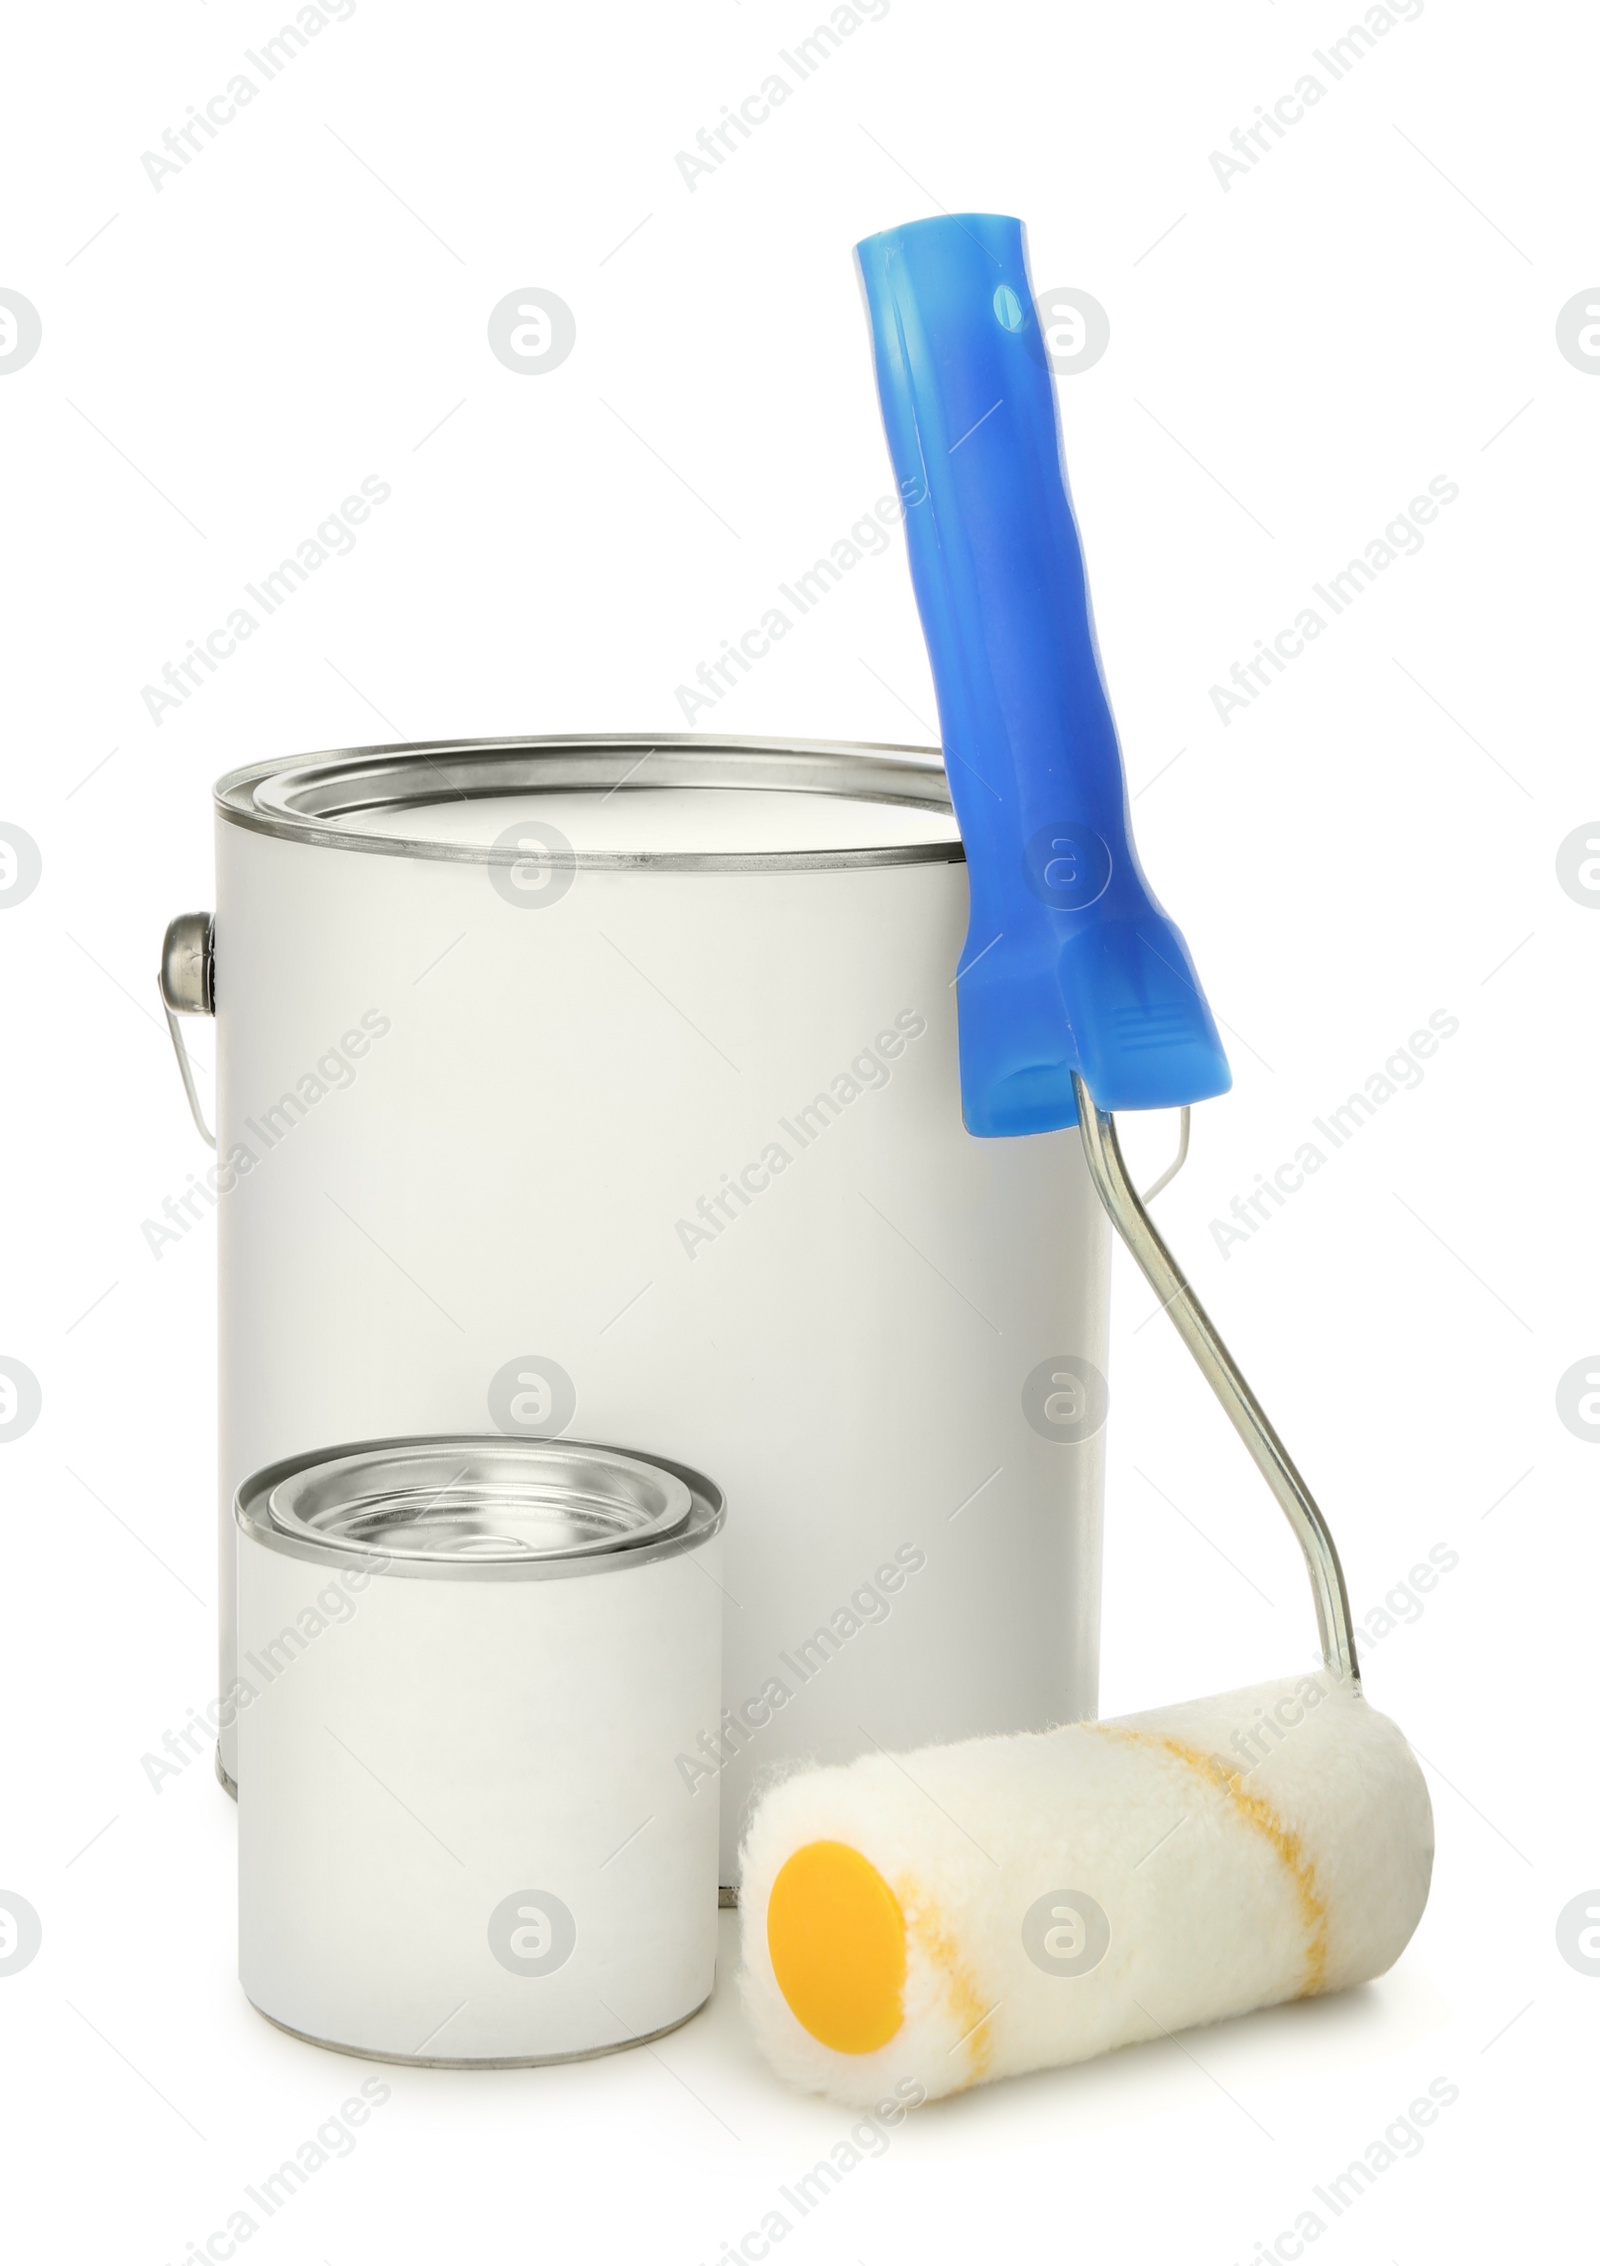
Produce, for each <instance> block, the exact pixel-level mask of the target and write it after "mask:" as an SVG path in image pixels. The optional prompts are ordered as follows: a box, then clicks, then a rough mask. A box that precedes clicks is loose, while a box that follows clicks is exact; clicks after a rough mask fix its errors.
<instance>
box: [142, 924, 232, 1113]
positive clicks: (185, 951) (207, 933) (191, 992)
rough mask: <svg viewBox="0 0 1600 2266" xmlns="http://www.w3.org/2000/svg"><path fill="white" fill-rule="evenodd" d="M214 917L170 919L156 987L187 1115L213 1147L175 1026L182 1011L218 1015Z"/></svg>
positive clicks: (179, 1029)
mask: <svg viewBox="0 0 1600 2266" xmlns="http://www.w3.org/2000/svg"><path fill="white" fill-rule="evenodd" d="M215 926H216V924H215V921H214V920H213V918H212V916H211V914H210V913H180V914H179V915H178V917H177V919H176V920H173V921H168V923H167V933H166V936H165V938H164V939H163V940H162V945H161V972H160V975H159V976H158V978H157V986H158V989H159V990H160V993H161V1009H162V1013H163V1014H164V1015H165V1016H166V1018H167V1029H168V1031H169V1032H170V1033H171V1036H172V1051H173V1053H174V1054H175V1055H176V1056H177V1058H178V1074H179V1076H180V1077H181V1078H182V1080H183V1090H184V1093H185V1094H186V1095H187V1097H188V1101H189V1114H190V1116H191V1117H192V1118H193V1119H194V1122H195V1130H196V1131H197V1132H198V1134H199V1135H200V1138H201V1140H202V1141H205V1142H207V1143H208V1144H209V1145H210V1147H212V1148H213V1149H214V1148H215V1147H216V1145H217V1137H216V1135H215V1133H213V1132H212V1130H211V1128H210V1126H209V1125H208V1124H207V1123H206V1120H205V1112H204V1110H202V1109H201V1107H200V1096H199V1093H198V1091H197V1090H196V1087H195V1082H194V1066H193V1064H192V1063H191V1062H190V1060H189V1049H188V1048H187V1047H186V1046H185V1045H184V1043H183V1031H182V1029H181V1028H180V1026H179V1023H178V1017H179V1016H180V1015H214V1014H215V1013H216V983H215V964H214V957H213V952H212V938H213V933H214V930H215Z"/></svg>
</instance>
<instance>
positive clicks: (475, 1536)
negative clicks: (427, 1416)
mask: <svg viewBox="0 0 1600 2266" xmlns="http://www.w3.org/2000/svg"><path fill="white" fill-rule="evenodd" d="M692 1509H693V1501H692V1498H691V1496H690V1494H689V1490H688V1488H687V1487H685V1485H684V1484H683V1481H682V1480H681V1479H676V1478H674V1477H673V1475H672V1473H671V1472H668V1471H660V1470H655V1469H652V1467H651V1466H650V1465H649V1464H646V1463H640V1462H639V1461H638V1460H637V1458H635V1457H632V1456H623V1455H617V1454H615V1453H613V1452H612V1451H610V1450H608V1449H604V1448H568V1447H564V1446H563V1445H562V1444H561V1443H560V1442H559V1441H552V1442H550V1443H549V1444H548V1445H547V1446H542V1447H541V1448H540V1449H539V1450H537V1451H536V1452H535V1453H534V1454H532V1455H529V1454H527V1453H526V1452H525V1451H524V1450H523V1449H522V1448H521V1447H520V1446H519V1444H518V1443H517V1442H514V1441H508V1442H506V1443H505V1444H504V1445H502V1444H501V1443H500V1442H498V1441H497V1442H495V1443H493V1444H491V1445H486V1444H484V1443H482V1442H474V1441H468V1442H465V1443H457V1442H450V1441H446V1442H441V1443H440V1444H438V1445H437V1446H430V1447H426V1448H378V1449H368V1450H366V1451H365V1452H363V1453H362V1454H359V1455H351V1456H339V1457H337V1458H335V1459H334V1460H333V1461H332V1462H329V1463H317V1464H311V1465H308V1466H307V1468H306V1469H305V1470H303V1471H297V1472H293V1473H291V1474H290V1476H289V1477H288V1478H287V1479H281V1480H279V1482H278V1484H277V1486H276V1487H274V1488H273V1489H272V1490H271V1491H270V1493H269V1494H268V1496H267V1516H268V1517H269V1518H270V1519H271V1520H272V1523H273V1525H274V1526H276V1527H279V1528H281V1529H282V1531H283V1532H284V1533H286V1534H297V1535H301V1536H306V1537H316V1538H317V1539H327V1540H332V1541H336V1542H341V1543H343V1544H345V1545H346V1547H347V1548H350V1549H354V1550H368V1551H371V1552H373V1553H374V1554H376V1555H377V1556H380V1557H382V1558H384V1559H388V1558H393V1557H402V1558H429V1559H447V1560H451V1561H453V1560H455V1559H458V1558H463V1557H474V1558H489V1559H494V1560H497V1561H503V1560H507V1559H518V1558H526V1557H535V1558H575V1557H584V1556H591V1555H593V1554H594V1553H595V1552H596V1551H601V1550H627V1549H631V1548H634V1547H636V1546H638V1545H639V1544H642V1543H649V1542H657V1541H661V1540H663V1539H664V1538H665V1537H666V1536H667V1535H669V1534H679V1533H681V1532H682V1530H683V1529H684V1528H685V1527H686V1526H687V1525H688V1523H689V1516H690V1512H691V1510H692Z"/></svg>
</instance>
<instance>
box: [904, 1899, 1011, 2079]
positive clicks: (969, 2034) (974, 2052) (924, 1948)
mask: <svg viewBox="0 0 1600 2266" xmlns="http://www.w3.org/2000/svg"><path fill="white" fill-rule="evenodd" d="M900 1894H901V1897H902V1899H903V1900H904V1902H905V1903H906V1904H907V1905H908V1906H909V1907H910V1908H911V1929H912V1933H913V1934H914V1935H915V1937H916V1939H917V1948H918V1950H919V1951H920V1952H921V1953H922V1954H923V1956H924V1958H925V1959H926V1960H927V1961H928V1964H929V1965H930V1966H931V1967H932V1968H933V1970H934V1972H935V1974H936V1975H937V1976H938V1977H939V1980H940V1983H941V1985H942V1986H943V1990H944V2000H945V2005H946V2007H947V2008H948V2009H949V2011H950V2014H951V2016H952V2018H953V2019H954V2020H955V2021H957V2022H959V2023H960V2025H961V2029H960V2034H959V2035H958V2037H957V2039H956V2042H955V2044H954V2045H953V2046H952V2047H951V2048H950V2051H951V2053H956V2052H958V2051H959V2050H960V2049H961V2048H963V2047H965V2049H966V2060H967V2072H966V2075H965V2076H964V2077H963V2078H962V2080H961V2083H960V2084H959V2085H958V2086H957V2087H956V2091H957V2092H958V2093H959V2092H964V2091H965V2089H966V2088H967V2086H969V2085H976V2084H977V2083H978V2082H979V2081H980V2080H981V2079H982V2078H985V2077H987V2076H988V2074H989V2064H990V2063H991V2062H992V2061H993V2059H994V2034H993V2031H992V2029H991V2028H990V2017H991V2016H992V2015H993V2014H995V2013H996V2012H997V2011H998V2001H997V2002H996V2005H995V2006H991V2007H987V2008H986V2007H985V2006H984V2003H983V2000H982V1998H981V1997H980V1996H979V1994H978V1986H977V1984H976V1983H975V1982H974V1981H973V1979H972V1976H971V1974H970V1973H969V1971H968V1969H967V1965H966V1962H965V1961H964V1960H963V1959H962V1957H961V1951H960V1946H959V1945H958V1944H957V1942H956V1939H955V1937H954V1936H952V1935H950V1934H949V1933H948V1932H947V1931H946V1930H945V1929H944V1928H943V1927H941V1925H940V1924H939V1921H938V1919H937V1917H936V1915H935V1914H934V1912H933V1910H932V1909H931V1908H930V1906H929V1905H928V1903H927V1901H926V1900H925V1898H924V1897H923V1895H922V1892H921V1891H920V1890H919V1889H918V1888H917V1886H916V1884H915V1883H914V1882H912V1881H909V1880H902V1881H901V1883H900Z"/></svg>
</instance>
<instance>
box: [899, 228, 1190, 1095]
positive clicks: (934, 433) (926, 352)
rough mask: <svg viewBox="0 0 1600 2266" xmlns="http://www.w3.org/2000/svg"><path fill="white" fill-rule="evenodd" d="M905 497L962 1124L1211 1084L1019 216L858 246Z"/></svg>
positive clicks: (913, 231)
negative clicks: (965, 897) (1104, 633)
mask: <svg viewBox="0 0 1600 2266" xmlns="http://www.w3.org/2000/svg"><path fill="white" fill-rule="evenodd" d="M856 257H857V259H858V260H859V261H860V264H861V274H862V278H863V281H864V282H865V285H866V295H867V307H868V311H869V313H870V315H871V320H872V339H873V349H874V355H875V359H876V363H877V373H878V394H879V398H880V400H881V402H882V405H883V421H884V425H885V427H886V429H887V432H888V437H889V453H890V455H891V457H892V458H893V460H894V469H895V474H896V477H897V479H898V480H899V483H900V492H901V495H902V496H903V497H904V498H905V500H906V507H907V508H906V535H907V543H908V548H909V551H910V556H911V578H912V583H913V585H914V587H915V590H916V597H917V607H918V611H919V612H920V614H921V616H922V629H923V635H924V637H925V638H926V639H927V645H928V657H929V660H930V661H931V663H932V665H933V680H934V686H935V690H936V691H937V694H938V700H939V725H940V731H941V734H942V737H943V740H944V754H945V768H946V771H947V773H948V775H949V780H950V790H951V795H952V798H953V800H954V803H955V809H956V818H957V821H958V823H959V825H960V828H961V838H962V841H963V843H964V844H965V846H966V854H967V867H968V873H969V876H970V882H971V901H972V913H971V923H970V926H969V928H968V931H967V940H966V944H965V946H964V947H963V950H962V954H961V962H960V967H959V969H958V972H957V985H956V999H957V1015H958V1024H959V1030H960V1053H961V1102H962V1114H963V1116H964V1117H965V1120H966V1124H967V1128H968V1130H969V1132H972V1133H977V1134H984V1135H1001V1134H1013V1133H1045V1132H1051V1131H1053V1130H1055V1129H1056V1128H1058V1127H1061V1126H1065V1125H1075V1124H1076V1123H1077V1121H1078V1113H1077V1107H1076V1105H1075V1103H1074V1101H1073V1096H1072V1077H1071V1074H1072V1072H1073V1071H1074V1070H1076V1071H1077V1072H1078V1074H1079V1076H1080V1077H1081V1078H1082V1079H1083V1081H1084V1083H1085V1085H1086V1086H1087V1087H1088V1089H1089V1092H1090V1093H1091V1094H1092V1095H1093V1096H1094V1099H1095V1101H1096V1103H1097V1104H1098V1106H1099V1107H1100V1108H1101V1109H1106V1110H1112V1109H1165V1108H1172V1107H1175V1106H1176V1105H1178V1104H1180V1103H1183V1102H1196V1101H1203V1100H1205V1099H1206V1098H1207V1096H1209V1095H1211V1094H1220V1093H1225V1092H1226V1091H1227V1089H1228V1087H1229V1085H1230V1084H1231V1082H1232V1081H1231V1077H1230V1074H1229V1070H1228V1063H1227V1057H1226V1056H1225V1054H1224V1053H1223V1050H1222V1042H1221V1040H1220V1039H1219V1038H1218V1036H1217V1028H1216V1024H1215V1023H1214V1022H1213V1020H1212V1016H1211V1010H1210V1008H1209V1007H1208V1006H1207V1005H1206V1001H1205V995H1204V994H1203V993H1202V991H1201V989H1200V982H1199V978H1198V977H1197V976H1196V974H1195V971H1194V965H1193V962H1192V961H1191V960H1190V957H1189V948H1188V946H1187V945H1186V944H1185V943H1184V941H1183V938H1182V936H1181V935H1180V934H1179V932H1178V930H1177V929H1176V928H1175V927H1174V926H1173V924H1172V922H1171V921H1170V920H1169V919H1168V918H1167V916H1166V914H1165V913H1164V912H1163V911H1162V910H1161V907H1160V906H1159V905H1158V904H1157V903H1156V901H1155V898H1154V897H1153V896H1152V895H1151V892H1150V887H1149V884H1148V883H1147V882H1146V880H1145V877H1144V874H1143V872H1142V871H1141V869H1140V866H1139V860H1138V856H1137V854H1136V853H1135V850H1134V847H1133V839H1132V834H1131V830H1130V820H1129V811H1128V796H1127V787H1126V784H1125V782H1124V779H1123V773H1122V757H1121V754H1120V752H1119V749H1118V746H1117V734H1116V727H1115V726H1114V724H1113V723H1112V720H1111V708H1110V704H1109V702H1108V700H1107V698H1106V689H1105V684H1104V681H1103V679H1102V677H1101V673H1100V656H1099V651H1098V648H1097V645H1096V642H1095V635H1094V625H1093V622H1092V620H1091V618H1090V612H1089V593H1088V587H1087V584H1086V582H1085V579H1084V571H1083V553H1082V551H1081V549H1080V548H1079V544H1078V530H1077V526H1076V524H1075V522H1074V520H1073V516H1072V507H1071V504H1070V502H1069V501H1068V496H1067V486H1066V477H1065V473H1064V470H1063V466H1062V458H1061V444H1060V437H1059V434H1058V432H1057V427H1056V404H1055V390H1054V387H1053V385H1052V382H1051V368H1050V362H1049V351H1048V346H1047V344H1046V342H1045V340H1044V339H1043V337H1042V335H1041V331H1040V324H1039V317H1038V313H1037V310H1036V309H1035V306H1034V299H1033V289H1032V285H1031V283H1030V281H1029V277H1028V265H1027V256H1026V253H1025V251H1024V247H1023V234H1022V223H1021V222H1020V221H1017V220H1011V219H1008V218H1006V217H1004V216H1003V215H1001V214H997V213H961V214H958V215H954V216H951V217H946V218H943V219H939V220H918V221H913V222H911V223H910V224H909V225H908V226H907V227H904V228H892V229H889V230H887V231H886V232H885V233H884V234H883V235H881V236H869V237H868V238H867V240H866V241H865V243H863V244H859V245H858V246H857V247H856Z"/></svg>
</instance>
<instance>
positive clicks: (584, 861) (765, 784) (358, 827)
mask: <svg viewBox="0 0 1600 2266" xmlns="http://www.w3.org/2000/svg"><path fill="white" fill-rule="evenodd" d="M631 787H637V788H654V787H679V788H688V789H693V788H696V787H712V788H727V787H750V788H757V789H763V790H766V791H768V792H772V791H778V792H782V793H789V794H806V795H828V796H835V797H840V798H843V799H846V800H848V801H851V802H872V803H891V804H896V803H897V804H901V805H904V806H905V807H906V808H907V809H912V810H924V811H929V810H931V811H937V812H940V813H944V812H948V811H949V810H950V807H951V806H950V790H949V785H948V783H947V781H946V779H945V774H944V763H943V759H942V757H941V756H940V753H939V750H938V749H937V748H919V747H894V746H873V745H865V744H863V745H859V746H858V745H853V744H848V743H843V742H835V741H829V740H796V741H788V740H762V739H755V740H724V739H713V738H709V737H703V736H701V735H699V734H695V733H688V732H664V733H656V734H654V735H650V734H647V733H643V732H635V733H608V734H604V735H598V734H597V735H592V736H577V737H569V738H559V739H556V738H551V739H516V740H477V741H459V740H428V741H419V742H416V743H403V744H401V745H398V746H393V747H367V748H335V749H330V750H329V751H327V752H326V753H324V754H320V755H309V756H302V757H299V758H296V759H292V760H290V761H288V762H275V763H256V764H251V765H250V766H249V767H248V768H247V769H245V770H241V771H231V772H229V773H228V775H227V776H226V777H225V778H223V779H220V780H218V782H217V787H216V805H217V810H218V812H219V814H220V815H221V817H222V818H223V819H225V820H226V821H227V822H228V823H229V824H230V825H234V826H243V827H247V828H249V829H250V830H251V831H252V832H255V833H258V834H275V835H278V836H280V837H281V838H282V839H284V840H286V841H291V842H311V843H316V844H318V845H319V846H321V847H322V848H325V849H338V850H362V851H367V852H370V853H372V854H374V855H376V856H379V857H390V858H431V859H444V860H448V861H450V862H453V863H456V864H462V865H496V864H504V865H511V864H515V863H516V862H517V860H518V858H519V857H521V856H522V855H523V854H524V853H523V852H521V851H518V850H516V849H509V850H496V849H495V848H494V847H493V846H492V845H491V844H488V843H473V842H445V841H438V842H429V841H416V840H411V839H407V838H403V837H399V836H396V835H392V834H385V833H379V832H376V831H374V830H372V829H371V828H370V827H367V826H364V825H363V823H362V821H363V817H364V816H365V815H366V814H369V813H377V812H382V811H393V810H397V809H420V808H425V807H426V806H427V805H429V804H431V803H446V802H468V801H472V800H474V799H478V798H482V797H484V796H491V795H493V796H509V795H530V794H541V793H565V794H570V793H573V792H580V793H594V794H597V795H601V796H604V795H609V794H613V793H617V792H622V793H626V792H628V790H629V789H630V788H631ZM965 859H966V853H965V851H964V850H963V849H962V846H961V843H960V841H959V840H958V839H957V838H955V837H954V836H952V837H951V839H950V840H948V841H944V842H911V843H898V844H890V845H884V844H881V843H880V844H876V845H869V846H863V847H861V848H857V849H852V848H848V847H847V848H835V849H828V850H770V851H754V850H750V851H743V850H730V851H713V850H708V851H699V850H694V851H688V850H641V851H637V852H632V851H630V852H621V851H604V852H602V851H576V852H574V853H573V856H572V858H571V860H570V861H568V860H566V859H564V858H556V859H553V860H552V861H551V862H552V863H554V864H557V865H565V864H567V863H568V862H570V863H571V865H572V866H573V867H574V868H581V869H583V870H586V871H590V870H592V871H612V872H632V871H645V872H655V873H768V872H806V871H812V870H817V869H821V868H826V867H835V866H885V865H930V864H931V865H960V864H964V863H965Z"/></svg>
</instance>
